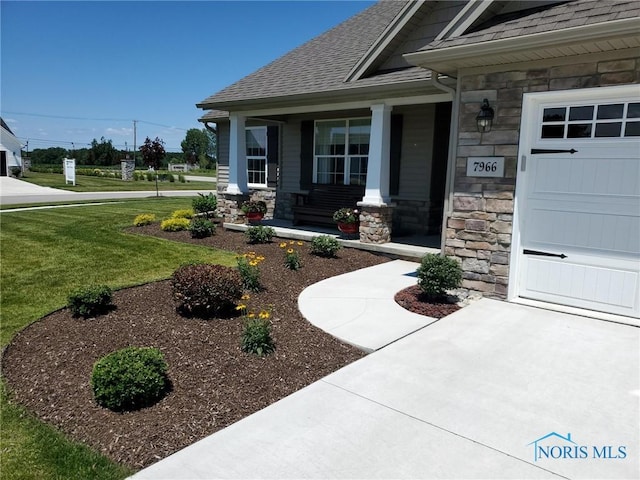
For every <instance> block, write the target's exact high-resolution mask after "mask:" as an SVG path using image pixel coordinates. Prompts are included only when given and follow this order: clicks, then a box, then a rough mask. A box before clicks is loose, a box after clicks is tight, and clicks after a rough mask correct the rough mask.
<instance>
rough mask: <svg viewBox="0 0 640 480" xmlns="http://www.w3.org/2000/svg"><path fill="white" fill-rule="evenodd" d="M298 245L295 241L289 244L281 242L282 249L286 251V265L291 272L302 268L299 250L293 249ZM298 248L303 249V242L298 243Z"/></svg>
mask: <svg viewBox="0 0 640 480" xmlns="http://www.w3.org/2000/svg"><path fill="white" fill-rule="evenodd" d="M295 244H296V242H294V241H293V240H292V241H290V242H289V243H287V242H281V243H280V248H281V249H282V250H283V251H284V265H285V267H287V268H288V269H289V270H299V269H300V267H302V262H301V261H300V255H299V254H298V252H297V250H296V249H295V248H293V246H294V245H295ZM297 244H298V246H299V247H301V246H302V245H303V243H302V242H297Z"/></svg>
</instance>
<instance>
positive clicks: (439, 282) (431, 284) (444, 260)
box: [417, 253, 462, 298]
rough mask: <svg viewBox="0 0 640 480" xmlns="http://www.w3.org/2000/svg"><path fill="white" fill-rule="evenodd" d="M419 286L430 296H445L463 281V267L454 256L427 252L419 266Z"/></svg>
mask: <svg viewBox="0 0 640 480" xmlns="http://www.w3.org/2000/svg"><path fill="white" fill-rule="evenodd" d="M417 273H418V286H419V287H420V289H421V290H422V292H423V293H424V294H425V295H426V296H427V297H430V298H439V297H443V296H444V295H445V294H446V291H447V290H449V289H452V288H458V287H459V286H460V284H461V283H462V268H461V267H460V264H459V263H458V262H456V261H455V260H454V259H453V258H449V257H445V256H442V255H436V254H431V253H429V254H427V255H425V256H424V257H423V258H422V262H421V263H420V266H419V267H418V271H417Z"/></svg>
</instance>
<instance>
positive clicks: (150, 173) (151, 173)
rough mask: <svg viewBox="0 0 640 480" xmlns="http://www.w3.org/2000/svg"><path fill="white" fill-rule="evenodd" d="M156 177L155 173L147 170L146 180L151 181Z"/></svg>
mask: <svg viewBox="0 0 640 480" xmlns="http://www.w3.org/2000/svg"><path fill="white" fill-rule="evenodd" d="M155 179H156V174H155V173H153V172H147V180H148V181H150V182H153V181H154V180H155Z"/></svg>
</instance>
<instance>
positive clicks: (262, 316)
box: [258, 310, 271, 318]
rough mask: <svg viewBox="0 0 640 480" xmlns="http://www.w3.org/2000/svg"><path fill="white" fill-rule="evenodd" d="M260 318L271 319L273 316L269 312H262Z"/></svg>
mask: <svg viewBox="0 0 640 480" xmlns="http://www.w3.org/2000/svg"><path fill="white" fill-rule="evenodd" d="M258 316H259V317H260V318H269V317H270V316H271V314H270V313H269V312H268V311H267V310H262V311H261V312H260V314H259V315H258Z"/></svg>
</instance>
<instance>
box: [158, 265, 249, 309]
mask: <svg viewBox="0 0 640 480" xmlns="http://www.w3.org/2000/svg"><path fill="white" fill-rule="evenodd" d="M171 286H172V287H173V296H174V299H175V301H176V304H177V305H176V306H177V310H178V311H179V312H180V313H182V314H185V315H188V316H196V317H200V318H211V317H214V316H227V315H229V313H231V312H233V310H234V308H235V306H236V305H237V303H238V301H239V300H240V298H241V297H242V294H243V287H242V277H241V276H240V273H239V272H238V271H237V270H236V269H235V268H230V267H225V266H223V265H212V264H208V263H201V264H196V265H184V266H182V267H180V268H178V270H176V271H175V272H174V273H173V276H172V277H171Z"/></svg>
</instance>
